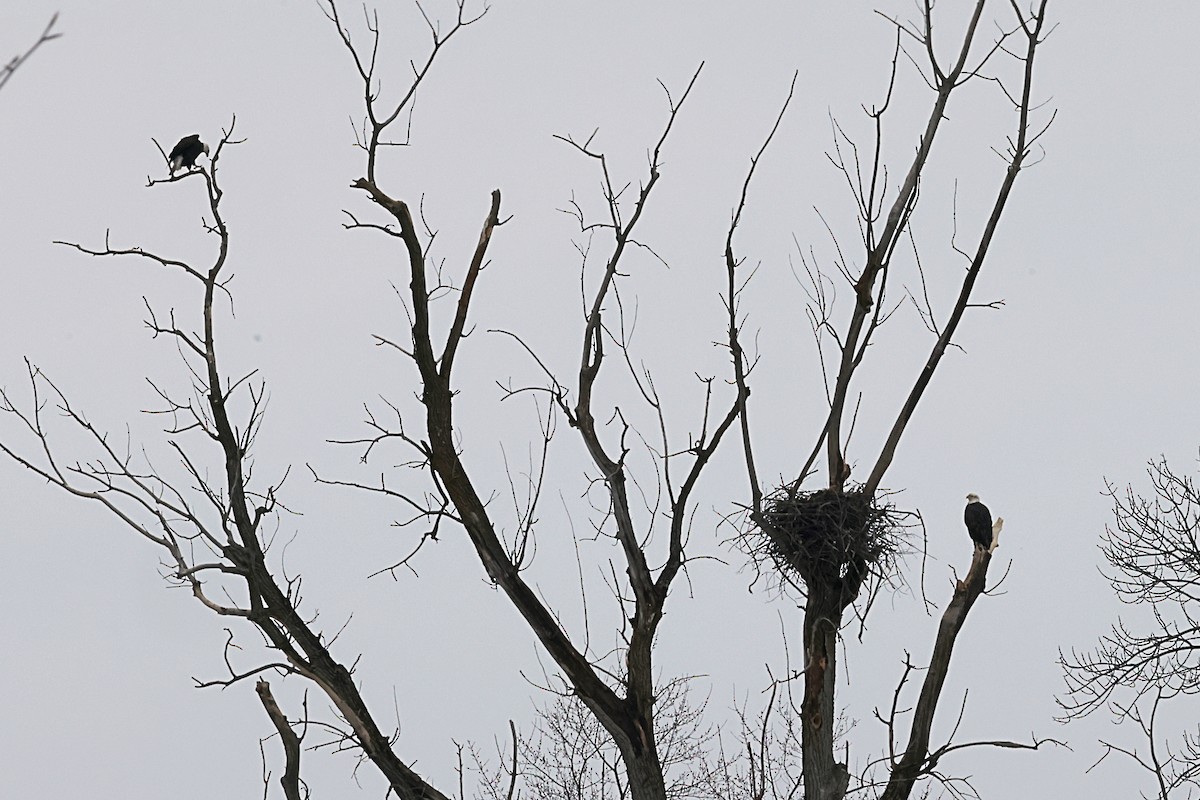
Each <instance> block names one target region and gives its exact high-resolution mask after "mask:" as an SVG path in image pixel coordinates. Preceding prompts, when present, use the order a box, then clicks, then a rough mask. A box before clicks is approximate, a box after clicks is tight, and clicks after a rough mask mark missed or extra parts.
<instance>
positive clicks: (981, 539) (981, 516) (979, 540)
mask: <svg viewBox="0 0 1200 800" xmlns="http://www.w3.org/2000/svg"><path fill="white" fill-rule="evenodd" d="M963 521H964V522H966V523H967V533H969V534H971V538H972V539H973V540H974V541H975V544H976V545H978V546H979V547H982V548H983V549H984V550H991V549H992V512H991V511H988V507H987V506H985V505H984V504H983V503H981V502H979V495H977V494H975V493H974V492H972V493H971V494H969V495H967V508H966V510H965V511H964V512H963Z"/></svg>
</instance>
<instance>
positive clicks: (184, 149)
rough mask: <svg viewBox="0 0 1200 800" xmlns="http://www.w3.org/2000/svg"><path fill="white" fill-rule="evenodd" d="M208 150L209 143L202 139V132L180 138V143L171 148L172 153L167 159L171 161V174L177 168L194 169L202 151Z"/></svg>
mask: <svg viewBox="0 0 1200 800" xmlns="http://www.w3.org/2000/svg"><path fill="white" fill-rule="evenodd" d="M207 152H208V145H206V144H205V143H204V142H202V141H200V134H198V133H193V134H192V135H191V136H185V137H183V138H182V139H180V140H179V144H177V145H175V147H174V148H173V149H172V150H171V155H169V156H167V159H168V160H169V161H170V162H171V174H172V175H174V174H175V170H177V169H192V168H194V167H195V166H196V159H197V158H199V157H200V154H201V153H207Z"/></svg>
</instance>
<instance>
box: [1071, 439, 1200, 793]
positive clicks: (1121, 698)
mask: <svg viewBox="0 0 1200 800" xmlns="http://www.w3.org/2000/svg"><path fill="white" fill-rule="evenodd" d="M1147 473H1148V475H1149V476H1150V484H1151V487H1152V491H1153V495H1152V496H1147V495H1142V494H1139V493H1138V492H1136V491H1135V490H1134V489H1133V487H1132V486H1126V487H1125V488H1124V489H1123V490H1122V489H1121V488H1119V487H1117V486H1115V485H1113V484H1111V483H1110V484H1108V495H1109V497H1110V498H1112V504H1113V525H1112V526H1111V527H1107V528H1106V529H1105V534H1104V544H1103V546H1102V550H1103V552H1104V557H1105V559H1107V561H1108V564H1109V568H1110V569H1109V571H1108V572H1107V573H1106V577H1107V578H1108V580H1109V581H1110V582H1111V583H1112V586H1113V589H1115V590H1116V592H1117V596H1118V597H1119V598H1120V599H1121V601H1122V602H1124V603H1127V604H1128V605H1130V606H1131V607H1133V609H1135V610H1138V611H1143V612H1145V613H1142V614H1140V615H1139V619H1138V621H1137V622H1132V623H1127V622H1126V621H1125V620H1122V619H1118V620H1117V622H1116V624H1114V625H1113V626H1112V630H1111V632H1109V633H1108V634H1107V635H1106V636H1104V637H1103V638H1102V639H1101V640H1100V643H1099V644H1098V645H1097V646H1096V648H1095V649H1094V650H1091V651H1083V652H1079V651H1076V650H1074V649H1072V650H1071V652H1070V653H1069V654H1068V653H1060V654H1059V661H1060V663H1061V665H1062V667H1063V673H1064V675H1065V677H1066V682H1067V693H1066V694H1065V695H1064V696H1063V697H1061V698H1060V699H1059V705H1060V706H1061V708H1062V710H1063V718H1064V719H1065V720H1074V719H1080V718H1082V717H1085V716H1087V715H1089V714H1091V713H1093V712H1095V711H1099V710H1101V709H1105V710H1107V711H1109V712H1110V713H1111V714H1112V715H1113V716H1114V717H1115V718H1116V719H1117V720H1118V721H1120V722H1127V723H1130V724H1131V725H1132V726H1134V727H1135V728H1136V729H1137V730H1138V731H1139V732H1140V735H1141V738H1142V739H1144V749H1141V750H1139V749H1138V748H1136V747H1134V748H1131V747H1127V746H1124V745H1120V744H1117V743H1114V742H1109V741H1102V742H1101V744H1102V746H1103V748H1104V753H1103V755H1102V756H1101V759H1100V760H1101V761H1103V760H1104V759H1105V758H1107V757H1108V756H1110V755H1112V754H1114V753H1117V754H1123V755H1125V756H1127V757H1129V758H1131V759H1132V760H1133V761H1135V762H1136V763H1137V764H1138V765H1140V766H1141V767H1142V768H1144V769H1145V770H1147V771H1148V772H1149V773H1150V774H1151V775H1152V776H1153V780H1154V783H1155V791H1154V792H1153V793H1152V794H1143V796H1144V797H1156V798H1159V799H1160V800H1173V799H1177V798H1190V797H1194V796H1196V794H1197V793H1200V727H1197V728H1196V729H1195V730H1194V731H1193V730H1185V731H1184V732H1183V734H1182V739H1181V740H1180V741H1178V743H1177V744H1175V745H1172V744H1171V743H1170V741H1169V740H1168V738H1167V735H1166V734H1165V733H1163V731H1162V727H1161V720H1162V717H1163V716H1164V715H1165V713H1166V711H1167V710H1168V709H1171V710H1175V711H1176V714H1177V716H1181V717H1182V718H1183V719H1189V718H1190V719H1195V718H1196V710H1197V709H1196V703H1195V702H1194V697H1195V695H1196V694H1197V693H1200V488H1198V487H1197V485H1196V482H1195V479H1194V478H1192V477H1191V476H1189V475H1184V474H1180V473H1177V472H1175V471H1174V470H1172V469H1171V467H1170V466H1169V465H1168V464H1167V461H1166V459H1163V458H1160V459H1158V460H1157V461H1151V462H1150V464H1149V467H1148V469H1147ZM1181 712H1182V713H1181Z"/></svg>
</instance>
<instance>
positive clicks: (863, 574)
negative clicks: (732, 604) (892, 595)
mask: <svg viewBox="0 0 1200 800" xmlns="http://www.w3.org/2000/svg"><path fill="white" fill-rule="evenodd" d="M906 516H908V514H907V513H906V512H902V511H898V510H896V508H895V507H894V506H892V505H890V504H888V503H884V502H881V501H880V500H879V499H878V498H877V497H875V496H873V495H869V494H867V493H866V492H864V491H862V489H861V488H858V489H850V490H849V491H839V490H837V489H819V490H817V491H811V492H798V491H795V490H794V489H792V488H790V487H785V488H782V489H780V490H778V491H776V492H775V493H774V494H772V495H770V496H769V497H768V498H767V499H766V502H765V503H764V505H763V514H762V518H761V519H759V520H757V524H756V525H755V526H754V528H753V529H752V530H751V531H750V532H749V539H750V541H749V542H748V544H749V545H750V549H751V551H752V553H753V554H755V555H758V556H764V555H765V556H768V557H769V558H770V559H771V561H772V562H774V564H775V566H776V567H777V568H778V569H779V570H780V571H781V572H783V573H785V574H784V575H783V576H782V577H784V578H785V579H788V578H790V579H792V580H791V581H790V582H794V579H795V578H799V579H800V580H801V581H802V582H803V583H804V586H805V589H806V590H807V594H808V596H809V598H810V599H818V598H821V599H824V600H827V601H828V602H829V603H833V604H837V605H838V606H839V610H840V609H841V608H845V607H846V606H847V605H849V604H850V603H852V602H854V599H855V597H857V596H858V593H859V590H860V589H861V588H862V585H863V582H864V581H865V580H867V578H868V577H869V576H874V577H875V578H877V579H880V580H881V581H887V580H888V579H889V578H890V577H891V576H893V575H894V574H895V561H896V557H897V556H898V555H899V553H900V551H901V549H902V545H903V543H904V525H903V520H904V518H905V517H906ZM788 573H790V574H788Z"/></svg>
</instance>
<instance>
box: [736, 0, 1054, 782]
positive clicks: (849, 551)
mask: <svg viewBox="0 0 1200 800" xmlns="http://www.w3.org/2000/svg"><path fill="white" fill-rule="evenodd" d="M987 5H988V4H987V3H986V1H985V0H978V1H977V2H976V3H975V4H974V8H973V10H972V13H971V16H970V18H969V20H968V21H967V23H966V26H965V29H964V31H963V33H962V34H961V39H960V40H959V43H958V45H957V47H956V51H955V53H954V55H953V56H952V58H951V59H949V60H944V59H943V57H942V56H940V55H939V47H938V45H940V40H938V41H936V42H935V37H934V31H935V16H934V12H933V3H932V2H924V3H923V4H919V6H920V8H921V13H920V18H919V19H918V21H917V22H916V23H915V24H910V23H906V22H902V21H900V20H892V22H893V24H894V25H895V29H896V50H895V53H894V55H893V59H892V74H891V79H890V80H889V84H888V92H887V95H886V96H885V98H884V100H883V102H882V104H881V105H880V106H878V107H875V108H872V109H870V110H869V111H868V115H869V117H870V121H871V125H872V127H873V129H874V131H873V135H874V141H873V143H872V150H873V152H872V153H871V155H869V156H868V157H866V158H865V159H862V158H860V151H859V148H858V146H857V145H856V144H855V143H854V141H853V140H852V139H851V138H850V137H849V135H848V134H846V133H845V132H844V130H843V129H842V127H841V126H840V125H837V124H836V123H835V127H834V131H835V132H834V136H835V149H834V153H833V154H831V156H830V159H831V161H832V162H833V164H834V166H835V167H836V168H837V169H838V170H839V171H840V172H841V173H842V174H843V175H844V176H845V179H846V181H847V184H848V185H849V188H850V192H851V193H852V195H853V197H854V201H855V204H856V206H857V212H858V220H857V224H858V229H859V231H860V236H861V241H860V242H859V246H861V248H862V249H861V256H860V257H861V262H860V263H861V266H860V267H857V268H856V267H854V266H853V264H852V263H851V261H850V260H849V257H848V256H846V255H845V253H844V251H843V250H842V248H841V247H840V245H839V246H838V254H839V256H838V261H837V267H838V270H839V271H840V273H841V275H842V277H843V278H844V279H845V282H846V285H848V287H849V288H850V289H851V291H852V295H851V296H852V298H853V307H852V308H851V310H850V313H849V316H848V318H847V319H845V321H844V322H842V323H840V324H839V323H838V321H837V320H836V319H835V317H834V309H833V307H832V301H831V299H830V297H829V294H828V292H827V290H826V281H827V280H828V279H827V278H826V276H825V275H824V274H823V273H822V272H821V271H820V269H819V268H818V267H815V266H814V265H809V264H807V263H806V267H807V268H809V270H810V272H809V274H810V278H811V279H812V282H813V287H812V289H811V290H810V296H811V297H812V298H813V302H812V304H811V305H810V307H809V312H808V313H809V318H810V321H811V323H812V327H813V332H814V335H815V336H816V338H817V344H818V348H820V349H821V350H822V363H823V364H824V363H827V360H828V363H831V364H832V370H831V374H829V375H827V376H826V387H827V394H828V402H829V407H828V411H827V412H826V414H825V415H824V421H823V423H822V424H821V427H820V430H819V432H818V435H817V437H816V443H815V445H814V447H813V449H812V452H811V454H810V455H809V457H808V459H807V461H805V462H804V463H803V464H802V465H801V467H800V469H799V470H798V471H797V472H795V473H793V474H794V475H795V477H794V478H793V479H791V480H789V481H786V482H784V483H783V484H782V485H781V486H779V487H778V488H775V489H773V490H770V491H768V490H764V488H763V486H762V481H761V478H760V468H759V466H758V465H757V463H756V459H755V455H754V449H753V446H752V441H753V439H752V436H751V425H750V421H751V414H750V409H749V408H748V407H746V408H743V411H742V415H741V422H740V424H741V434H742V443H743V449H744V452H745V461H746V469H747V474H748V478H749V485H750V502H749V503H748V509H749V518H750V522H751V526H752V530H751V532H750V534H749V536H748V542H749V543H750V546H751V548H752V550H753V551H754V552H755V553H756V554H758V555H759V556H760V557H763V558H764V560H765V561H767V562H769V563H770V564H771V565H772V566H773V567H775V568H777V569H778V570H779V571H780V573H781V575H782V580H784V581H786V582H789V583H791V584H792V585H795V586H797V587H798V588H799V589H800V591H802V592H803V594H804V608H805V614H804V622H803V631H802V635H803V642H804V669H803V677H802V680H803V682H804V693H803V694H804V700H803V704H802V716H803V726H802V731H803V751H804V752H803V755H804V791H805V796H806V797H807V798H809V800H838V798H841V797H842V796H843V795H844V794H845V793H846V792H847V787H848V786H849V782H850V774H849V770H848V765H847V764H846V763H843V762H839V761H838V760H837V759H836V758H835V756H834V729H833V727H834V719H835V713H836V705H835V700H834V697H835V689H836V675H837V646H838V641H839V631H840V630H841V628H842V624H843V620H844V615H845V614H846V611H847V609H849V608H850V607H851V606H852V605H853V604H855V603H856V602H863V603H864V604H865V605H866V606H867V607H869V605H870V600H871V599H872V598H873V596H874V592H875V591H877V590H878V588H879V587H880V586H881V585H883V584H885V583H887V582H888V581H890V580H891V579H893V578H894V576H895V574H896V569H897V557H898V555H899V554H900V552H901V550H902V549H903V545H904V535H903V520H904V517H903V515H901V514H898V513H897V512H896V510H895V509H894V508H892V507H891V506H890V505H889V504H888V502H887V499H886V494H884V493H882V492H881V487H882V485H883V479H884V476H885V474H886V473H887V470H888V468H889V467H890V466H891V464H892V461H893V458H894V457H895V454H896V452H897V448H898V447H899V444H900V440H901V438H902V437H903V435H904V432H905V429H906V427H907V425H908V423H909V420H910V419H911V418H912V416H913V414H914V412H915V411H916V408H917V405H918V403H919V402H920V400H921V398H922V396H923V395H924V393H925V390H926V389H927V388H928V386H929V384H930V381H931V380H932V378H933V375H934V372H935V371H936V370H937V368H938V366H939V365H940V363H941V360H942V356H943V355H944V354H945V353H946V351H947V349H948V348H950V347H952V346H954V342H953V339H954V335H955V333H956V331H957V330H958V326H959V323H960V322H961V320H962V318H963V316H964V314H965V313H966V311H967V310H968V309H971V308H975V307H979V306H981V305H984V306H986V305H993V304H988V303H982V304H981V303H978V302H973V300H972V292H973V290H974V287H975V283H976V280H977V278H978V276H979V274H980V271H981V270H982V268H983V265H984V262H985V260H986V258H987V255H988V250H989V248H990V246H991V243H992V241H993V238H994V236H995V234H996V231H997V229H998V226H999V223H1000V219H1001V216H1002V215H1003V212H1004V210H1005V207H1006V206H1007V204H1008V200H1009V197H1010V195H1011V192H1012V190H1013V186H1014V184H1015V182H1016V179H1017V176H1018V174H1019V173H1020V172H1021V169H1022V167H1024V166H1025V165H1026V162H1027V160H1028V158H1029V157H1030V154H1031V152H1032V149H1033V147H1034V146H1035V144H1036V142H1037V141H1038V139H1039V137H1040V136H1041V135H1042V133H1043V132H1044V131H1045V129H1046V126H1048V125H1049V122H1047V123H1046V124H1045V126H1041V127H1035V125H1034V123H1033V122H1032V121H1031V119H1030V115H1031V113H1032V112H1033V110H1034V109H1035V106H1036V100H1035V98H1034V93H1033V76H1034V60H1035V55H1036V53H1037V51H1038V48H1039V46H1040V44H1041V42H1042V41H1043V39H1044V37H1045V35H1046V32H1047V29H1046V2H1045V0H1042V2H1036V3H1034V4H1033V6H1032V7H1031V8H1029V9H1023V8H1022V7H1021V5H1020V4H1018V3H1016V2H1012V3H1009V4H1007V5H1008V10H1009V12H1011V16H1010V17H1009V18H1008V19H1007V20H1005V21H1003V22H1001V23H998V29H999V31H1000V32H999V34H998V35H997V36H996V38H995V39H994V40H993V41H991V42H989V43H987V44H979V43H978V41H977V40H978V39H979V38H980V37H979V36H978V32H979V30H980V28H981V24H982V21H983V19H984V11H985V7H986V6H987ZM1002 5H1004V4H1002ZM938 30H940V28H938ZM902 55H903V56H904V57H905V58H907V59H908V60H909V61H911V62H912V63H913V64H914V65H917V69H918V70H919V72H920V74H921V77H922V78H923V79H924V81H925V83H926V84H927V85H928V87H929V88H930V89H931V90H932V93H933V98H932V103H931V106H930V109H929V112H928V116H927V121H926V124H925V128H924V131H923V132H922V133H921V135H920V137H919V139H918V141H917V145H916V150H915V154H914V155H913V158H912V161H911V162H909V164H908V166H907V169H906V170H905V171H904V173H903V175H904V177H903V179H902V180H901V181H900V182H899V184H898V185H895V186H893V185H890V184H889V183H888V177H887V176H888V174H889V172H888V170H887V167H886V165H885V164H884V163H883V159H882V155H881V153H882V149H883V130H884V128H883V123H884V119H885V116H886V114H887V112H888V110H889V108H890V107H891V104H892V102H893V97H892V91H893V89H894V87H895V85H896V73H897V66H898V64H899V62H900V60H901V56H902ZM1001 58H1010V59H1012V60H1014V61H1015V62H1016V64H1017V65H1018V69H1017V70H1016V74H1015V76H1010V77H1007V78H1001V77H999V75H996V74H992V70H993V69H994V68H995V67H996V63H995V62H997V61H998V60H999V59H1001ZM984 78H988V79H991V80H994V81H995V82H996V85H998V86H999V87H1000V88H1001V89H1002V91H1003V93H1004V96H1005V97H1006V98H1007V99H1008V100H1009V101H1011V102H1012V104H1013V105H1014V106H1015V110H1016V114H1015V117H1016V118H1015V124H1014V129H1013V131H1012V132H1011V133H1010V134H1009V136H1008V140H1007V148H1006V151H1005V152H1004V153H1003V157H1004V158H1005V161H1006V162H1007V168H1006V170H1005V174H1004V177H1003V179H1002V180H1001V181H1000V184H999V186H998V187H997V188H996V190H995V194H994V199H993V201H992V207H991V210H990V213H989V214H988V216H987V218H986V220H985V221H984V223H983V225H982V226H981V227H982V230H981V232H980V234H979V235H978V238H977V239H976V240H975V242H974V244H973V245H972V246H970V247H963V246H961V245H960V244H959V243H958V242H957V241H955V242H954V243H953V249H954V251H955V252H956V253H957V254H958V255H959V256H961V257H962V259H963V261H964V262H965V267H966V268H965V272H964V273H963V275H962V277H961V282H960V285H959V291H958V297H957V299H956V301H955V302H954V304H953V306H952V307H951V308H950V310H949V311H948V313H945V314H944V315H943V316H940V317H939V315H938V314H936V313H935V311H934V309H933V307H932V305H931V304H930V302H929V300H928V292H923V293H922V294H923V298H924V299H922V300H917V299H915V298H914V300H913V302H914V304H916V305H917V307H918V310H919V313H920V315H921V318H922V320H923V321H924V323H925V325H926V327H928V328H929V330H930V332H931V333H932V334H933V336H934V341H933V345H932V347H931V348H930V352H929V355H928V357H927V359H926V361H925V364H924V366H923V368H922V369H921V370H920V372H919V373H918V374H917V376H916V378H915V379H914V380H913V382H912V384H911V386H910V387H909V388H908V390H907V393H906V394H902V395H901V403H900V408H899V411H898V413H896V416H895V418H894V421H893V423H892V425H891V430H890V432H889V434H888V435H887V437H886V438H885V439H884V441H883V442H882V443H880V444H879V445H878V449H877V450H872V451H870V453H869V454H868V455H866V456H865V457H864V458H860V459H859V463H867V464H869V466H868V468H867V470H866V477H865V479H864V480H863V481H862V482H861V483H855V484H852V483H850V475H851V467H850V463H851V462H850V460H849V457H848V454H847V442H848V439H849V434H850V431H851V430H852V428H853V425H852V424H849V425H848V424H847V419H846V417H847V414H848V413H849V411H850V401H851V397H852V392H853V391H854V388H855V387H856V386H857V385H858V383H857V382H856V378H857V377H858V374H859V370H860V368H861V366H862V365H863V363H864V360H865V359H866V357H867V354H868V352H869V347H870V344H871V342H872V339H873V337H875V336H876V335H877V333H878V332H879V330H880V327H881V326H882V324H883V323H884V322H886V321H887V320H888V318H889V317H890V316H891V314H892V312H894V311H895V308H894V307H893V306H891V305H889V302H888V294H887V292H888V289H889V287H894V285H895V284H896V283H897V282H898V281H899V278H897V277H894V275H893V271H894V263H895V261H896V260H897V258H898V256H897V253H898V252H901V251H902V247H901V245H902V243H903V242H904V240H905V239H906V238H909V237H910V235H911V234H910V223H911V220H912V216H913V213H914V211H915V210H916V208H917V202H918V198H919V187H920V184H921V180H922V176H923V175H924V174H925V173H926V172H927V171H928V170H929V165H930V163H931V158H932V156H933V153H934V145H935V142H936V141H937V137H938V133H939V130H940V129H941V126H942V123H943V121H944V120H945V119H946V116H947V111H948V108H949V106H950V100H951V97H952V96H954V94H955V93H956V92H957V91H958V90H959V89H960V88H961V87H962V86H963V85H964V84H966V83H968V82H971V81H975V80H982V79H984ZM1014 78H1015V79H1014ZM1052 118H1053V117H1052V116H1051V119H1052ZM771 135H772V136H773V135H774V131H772V134H771ZM767 142H768V143H769V142H770V137H768V140H767ZM765 148H766V145H764V150H765ZM761 156H762V152H760V153H759V157H761ZM757 164H758V158H755V159H754V160H753V161H752V163H751V169H750V173H749V175H748V176H747V180H746V184H745V188H744V190H743V194H742V199H741V201H740V203H739V204H738V206H737V208H736V210H735V213H734V216H733V221H732V224H731V225H730V227H729V232H728V237H727V239H726V246H725V261H726V269H727V276H728V282H727V286H726V301H727V308H728V314H729V327H728V331H729V338H728V341H729V348H730V351H731V354H732V358H733V366H734V371H735V380H736V384H737V386H738V387H739V389H740V390H741V391H740V396H741V397H742V398H743V399H744V401H745V402H746V403H747V405H748V398H749V397H750V377H751V373H752V371H753V368H754V366H755V361H754V360H753V359H752V358H749V357H748V356H747V354H746V352H745V350H744V349H743V344H742V341H741V329H742V326H743V318H742V316H741V313H740V308H739V300H740V297H741V293H742V290H743V289H744V286H745V283H746V281H747V278H745V277H743V274H742V259H740V258H739V257H738V256H737V255H736V253H735V248H734V238H735V233H736V231H737V228H738V225H739V223H740V221H741V218H742V213H743V210H744V208H745V204H746V196H747V190H748V188H749V185H750V179H751V178H752V177H753V173H754V169H755V167H757ZM913 241H914V245H913V246H914V249H915V239H914V240H913ZM917 263H918V266H919V264H920V260H919V256H918V258H917ZM889 279H890V280H889ZM923 282H924V273H923V272H922V285H924V283H923ZM829 340H832V342H833V347H832V348H831V349H832V356H831V357H829V358H828V359H827V358H826V356H825V350H824V347H825V344H826V342H827V341H829ZM822 452H824V456H825V458H824V464H825V481H824V487H823V488H819V489H816V490H808V489H805V488H804V484H805V481H806V480H807V479H809V478H810V477H812V476H813V475H814V474H815V473H816V465H817V460H818V458H819V457H820V455H821V453H822ZM990 558H991V554H990V553H986V552H983V551H982V550H977V551H976V557H975V559H974V561H973V562H972V565H971V569H970V572H969V575H968V577H967V579H966V580H965V581H961V582H959V584H958V588H957V590H956V591H955V594H954V597H953V598H952V600H951V603H950V605H949V606H948V607H947V609H946V611H945V613H944V614H943V617H942V622H941V625H940V627H939V633H938V639H937V642H936V644H935V646H934V651H933V653H932V655H931V657H930V664H929V668H928V670H927V672H926V676H925V682H924V686H923V687H922V690H921V694H920V699H919V701H918V703H917V708H916V711H915V712H914V714H913V718H912V721H911V730H910V732H909V735H908V741H907V744H906V745H904V746H894V749H893V752H892V753H891V754H890V756H889V758H888V760H887V763H886V768H887V770H888V771H889V773H890V777H889V779H888V780H887V782H886V788H885V789H884V793H883V797H885V798H888V800H901V798H907V797H908V796H909V795H910V794H911V792H912V789H913V787H914V785H915V783H916V782H917V781H918V780H919V779H921V778H923V777H926V776H930V775H934V774H935V772H934V768H935V767H936V765H937V762H938V759H939V758H940V757H941V755H944V753H946V752H948V750H949V749H953V748H952V747H950V746H947V747H942V748H940V749H936V748H935V749H931V747H930V730H931V726H932V724H933V718H934V712H935V710H936V706H937V702H938V699H939V697H940V694H941V688H942V682H943V681H944V679H945V676H946V673H947V669H948V666H949V661H950V656H951V654H952V652H953V646H954V642H955V637H956V636H957V635H958V632H959V631H960V630H961V628H962V626H963V623H964V622H965V620H966V615H967V613H968V612H969V611H970V608H971V606H972V604H973V603H974V602H975V600H976V599H977V598H978V596H979V594H980V592H981V591H982V590H983V588H984V585H985V580H986V574H987V566H988V562H989V561H990ZM894 722H895V721H894V720H893V721H892V723H890V724H889V729H892V725H894ZM1009 744H1010V746H1016V745H1015V744H1012V743H1009ZM1036 744H1037V743H1036V742H1035V743H1033V744H1032V745H1025V746H1029V747H1036Z"/></svg>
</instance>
